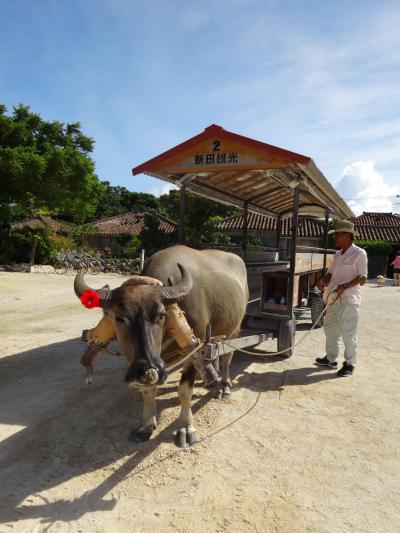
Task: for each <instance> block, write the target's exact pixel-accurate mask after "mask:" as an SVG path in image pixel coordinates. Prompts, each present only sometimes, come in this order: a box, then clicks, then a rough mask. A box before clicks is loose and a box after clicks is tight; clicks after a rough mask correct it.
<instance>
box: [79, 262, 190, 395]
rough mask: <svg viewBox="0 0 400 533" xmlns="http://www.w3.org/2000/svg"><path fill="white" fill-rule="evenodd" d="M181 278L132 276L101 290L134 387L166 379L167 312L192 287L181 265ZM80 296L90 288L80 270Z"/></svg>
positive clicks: (101, 300)
mask: <svg viewBox="0 0 400 533" xmlns="http://www.w3.org/2000/svg"><path fill="white" fill-rule="evenodd" d="M178 267H179V270H180V271H181V280H180V282H179V283H177V284H176V285H172V286H168V287H164V286H162V284H161V282H158V281H157V280H154V279H152V278H148V277H146V276H132V277H131V278H130V279H129V280H127V281H125V283H123V284H122V285H121V286H120V287H117V288H116V289H113V290H110V289H106V288H103V289H98V290H96V292H97V293H98V295H99V298H100V306H101V307H102V308H103V309H104V312H105V313H106V314H107V316H108V318H110V319H111V320H112V321H113V322H114V324H115V331H116V335H117V339H118V342H119V344H120V346H121V348H122V351H123V352H124V354H125V356H126V357H127V359H128V360H129V362H130V366H129V368H128V371H127V373H126V377H125V379H126V381H127V382H128V383H129V384H130V385H132V386H135V387H138V388H142V387H149V386H155V385H159V384H162V383H163V382H164V381H165V364H164V361H163V360H162V358H161V344H162V339H163V334H164V327H163V326H164V322H165V314H166V311H167V309H168V306H169V305H171V304H172V303H175V302H176V301H178V300H179V299H180V298H182V297H183V296H186V295H187V294H188V293H189V292H190V290H191V289H192V278H191V276H190V274H189V272H188V271H187V270H186V269H185V268H184V267H183V266H182V265H180V264H178ZM74 289H75V293H76V295H77V296H78V298H80V296H81V295H82V293H83V292H84V291H85V290H94V289H91V288H90V287H89V286H88V285H87V284H86V282H85V279H84V274H83V272H82V271H81V272H79V273H78V274H77V276H76V278H75V283H74Z"/></svg>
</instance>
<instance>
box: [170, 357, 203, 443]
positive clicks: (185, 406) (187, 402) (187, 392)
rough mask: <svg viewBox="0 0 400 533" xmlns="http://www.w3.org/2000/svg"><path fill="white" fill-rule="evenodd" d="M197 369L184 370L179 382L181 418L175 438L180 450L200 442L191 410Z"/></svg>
mask: <svg viewBox="0 0 400 533" xmlns="http://www.w3.org/2000/svg"><path fill="white" fill-rule="evenodd" d="M195 377H196V369H195V368H194V366H193V365H192V364H190V365H189V366H187V367H186V368H184V370H183V373H182V377H181V381H180V382H179V387H178V394H179V400H180V402H181V413H180V416H179V428H178V430H177V432H176V436H175V444H176V445H177V446H179V448H186V447H187V446H192V444H195V443H196V442H198V440H199V439H198V437H197V434H196V429H195V427H194V425H193V413H192V409H191V403H192V394H193V386H194V380H195Z"/></svg>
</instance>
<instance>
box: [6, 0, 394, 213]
mask: <svg viewBox="0 0 400 533" xmlns="http://www.w3.org/2000/svg"><path fill="white" fill-rule="evenodd" d="M0 7H1V14H2V24H1V26H2V31H1V33H0V102H1V103H4V104H5V105H6V106H7V108H8V109H9V110H11V109H12V107H13V106H14V105H16V104H17V103H19V102H23V103H25V104H28V105H30V106H31V109H32V110H33V111H35V112H37V113H39V114H40V115H41V116H42V117H43V118H45V119H48V120H52V119H55V120H61V121H63V122H74V121H79V122H81V126H82V130H83V132H84V133H85V134H87V135H90V136H92V137H93V138H94V139H95V140H96V148H95V151H94V153H93V158H94V160H95V162H96V171H97V174H98V176H99V178H100V179H102V180H109V181H110V182H111V183H112V184H114V185H123V186H125V187H127V188H128V189H130V190H136V191H145V192H153V193H157V194H159V193H160V192H162V191H163V190H165V185H164V184H163V182H160V181H158V180H154V179H152V178H149V177H146V176H143V175H142V176H135V177H133V176H132V175H131V168H132V167H133V166H136V165H138V164H139V163H142V162H144V161H145V160H147V159H149V158H150V157H153V156H154V155H157V154H159V153H160V152H162V151H164V150H166V149H168V148H171V147H172V146H175V145H176V144H178V143H180V142H182V141H184V140H186V139H187V138H189V137H192V136H193V135H195V134H197V133H200V132H201V131H203V129H204V128H205V127H207V126H209V125H210V124H213V123H215V124H219V125H221V126H223V127H224V128H225V129H227V130H230V131H234V132H236V133H240V134H242V135H246V136H248V137H252V138H255V139H258V140H261V141H264V142H267V143H270V144H274V145H277V146H280V147H283V148H287V149H289V150H293V151H295V152H299V153H302V154H305V155H308V156H311V157H312V158H313V159H314V161H315V162H316V164H317V166H318V167H319V168H320V169H321V170H322V171H323V172H324V174H325V175H326V176H327V178H328V179H329V180H330V181H331V183H333V184H334V185H335V186H336V188H337V189H338V191H339V193H340V194H341V195H342V196H343V197H344V198H345V199H348V200H349V203H350V205H351V206H352V207H353V209H354V210H355V211H356V212H360V211H362V209H365V210H369V211H396V212H400V198H397V199H396V198H395V196H394V195H396V194H400V53H399V50H400V31H399V27H400V3H399V2H394V1H385V0H381V1H375V0H365V1H364V0H363V1H361V0H347V1H343V0H336V1H335V2H328V1H327V0H326V1H321V0H319V1H317V0H315V1H314V0H309V1H300V0H299V1H294V0H285V1H284V0H281V1H278V0H276V1H269V0H213V1H208V0H205V1H201V0H198V1H196V2H195V1H191V0H186V1H185V2H183V1H177V0H158V1H156V0H154V1H133V0H131V1H127V0H108V1H106V0H80V1H77V0H68V1H67V0H30V1H27V0H0ZM396 204H398V205H396Z"/></svg>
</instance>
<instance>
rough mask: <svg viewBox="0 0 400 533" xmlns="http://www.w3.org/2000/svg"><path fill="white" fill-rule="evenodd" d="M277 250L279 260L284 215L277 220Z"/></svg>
mask: <svg viewBox="0 0 400 533" xmlns="http://www.w3.org/2000/svg"><path fill="white" fill-rule="evenodd" d="M276 226H277V227H276V250H277V252H278V261H279V248H280V247H281V234H282V217H281V216H280V215H279V217H278V220H277V221H276Z"/></svg>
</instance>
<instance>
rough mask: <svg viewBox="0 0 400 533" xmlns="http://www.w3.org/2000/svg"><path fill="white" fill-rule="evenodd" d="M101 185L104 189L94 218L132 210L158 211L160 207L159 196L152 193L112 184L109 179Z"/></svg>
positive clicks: (99, 197) (98, 199) (99, 196)
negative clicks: (129, 189) (134, 190)
mask: <svg viewBox="0 0 400 533" xmlns="http://www.w3.org/2000/svg"><path fill="white" fill-rule="evenodd" d="M101 185H102V190H101V192H100V194H99V195H98V197H97V206H96V211H95V212H94V214H93V215H92V217H91V218H92V219H93V220H97V219H101V218H107V217H112V216H114V215H121V214H122V213H129V212H130V211H141V210H144V211H148V210H151V211H157V210H158V209H159V202H158V198H156V197H155V196H153V195H152V194H147V193H143V192H131V191H128V189H126V188H125V187H120V186H114V185H110V182H108V181H102V182H101Z"/></svg>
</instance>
